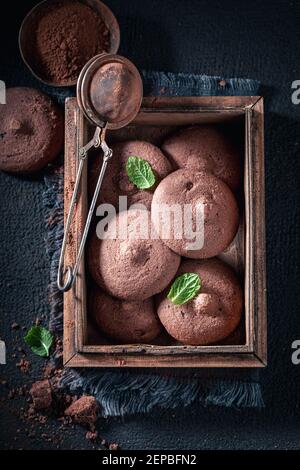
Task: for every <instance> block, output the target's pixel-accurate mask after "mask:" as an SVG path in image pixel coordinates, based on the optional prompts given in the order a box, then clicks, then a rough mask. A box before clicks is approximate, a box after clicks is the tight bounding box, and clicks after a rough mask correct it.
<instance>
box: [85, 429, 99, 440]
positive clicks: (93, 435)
mask: <svg viewBox="0 0 300 470" xmlns="http://www.w3.org/2000/svg"><path fill="white" fill-rule="evenodd" d="M97 437H98V432H97V431H88V432H87V433H86V435H85V438H86V439H88V440H89V441H95V440H96V439H97Z"/></svg>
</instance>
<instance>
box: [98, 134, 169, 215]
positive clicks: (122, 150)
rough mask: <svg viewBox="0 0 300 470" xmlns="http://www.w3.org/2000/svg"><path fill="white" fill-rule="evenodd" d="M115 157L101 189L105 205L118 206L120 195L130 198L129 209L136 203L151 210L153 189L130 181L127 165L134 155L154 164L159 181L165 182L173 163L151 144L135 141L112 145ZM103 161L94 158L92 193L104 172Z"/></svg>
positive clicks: (101, 199) (128, 201)
mask: <svg viewBox="0 0 300 470" xmlns="http://www.w3.org/2000/svg"><path fill="white" fill-rule="evenodd" d="M111 148H112V150H113V157H112V159H111V161H110V162H109V165H108V168H107V172H106V175H105V179H104V181H103V185H102V187H101V193H100V196H99V203H100V202H104V203H108V204H113V205H114V206H115V207H117V206H118V203H119V196H127V197H128V200H127V203H128V208H129V206H130V205H132V204H136V203H139V204H144V205H145V206H146V208H147V209H150V206H151V200H152V196H153V190H152V189H148V190H143V189H139V188H137V187H136V186H135V185H134V184H133V183H131V182H130V181H129V178H128V175H127V172H126V163H127V160H128V158H129V157H130V156H135V157H140V158H142V159H144V160H146V161H147V162H148V163H150V165H151V167H152V169H153V171H154V173H155V175H156V179H157V181H160V180H162V179H163V178H164V177H165V176H167V175H168V174H169V173H170V172H171V171H172V167H171V164H170V162H169V161H168V160H167V158H166V157H165V156H164V154H163V153H162V152H161V151H160V150H159V148H158V147H156V146H155V145H152V144H150V143H149V142H144V141H140V140H133V141H127V142H119V143H116V144H113V145H112V146H111ZM101 162H102V158H99V157H98V156H97V155H96V156H95V157H94V158H93V161H92V163H91V166H90V193H91V194H92V192H93V191H94V189H95V187H96V183H97V179H98V176H99V172H100V165H101Z"/></svg>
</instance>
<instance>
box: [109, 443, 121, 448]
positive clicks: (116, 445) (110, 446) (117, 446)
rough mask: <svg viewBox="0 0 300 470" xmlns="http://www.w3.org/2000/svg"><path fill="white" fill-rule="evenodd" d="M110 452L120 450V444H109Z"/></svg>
mask: <svg viewBox="0 0 300 470" xmlns="http://www.w3.org/2000/svg"><path fill="white" fill-rule="evenodd" d="M108 448H109V450H119V449H120V446H119V444H116V443H114V442H113V443H112V444H109V447H108Z"/></svg>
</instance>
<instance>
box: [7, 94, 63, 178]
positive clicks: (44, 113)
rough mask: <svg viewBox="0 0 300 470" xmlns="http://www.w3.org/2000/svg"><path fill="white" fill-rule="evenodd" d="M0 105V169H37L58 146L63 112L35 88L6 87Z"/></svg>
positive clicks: (31, 170)
mask: <svg viewBox="0 0 300 470" xmlns="http://www.w3.org/2000/svg"><path fill="white" fill-rule="evenodd" d="M6 103H7V104H5V105H1V106H0V144H1V145H0V169H1V170H4V171H11V172H15V173H30V172H34V171H37V170H40V169H41V168H43V167H44V166H46V165H47V163H49V162H50V161H52V160H53V159H54V158H55V157H56V156H57V155H58V153H59V152H60V151H61V150H62V146H63V139H64V125H63V115H62V113H61V111H60V110H59V109H58V107H57V106H56V105H55V103H53V102H52V100H51V99H50V98H49V97H48V96H46V95H45V94H43V93H41V92H40V91H38V90H35V89H33V88H26V87H24V88H23V87H17V88H9V89H8V90H7V93H6Z"/></svg>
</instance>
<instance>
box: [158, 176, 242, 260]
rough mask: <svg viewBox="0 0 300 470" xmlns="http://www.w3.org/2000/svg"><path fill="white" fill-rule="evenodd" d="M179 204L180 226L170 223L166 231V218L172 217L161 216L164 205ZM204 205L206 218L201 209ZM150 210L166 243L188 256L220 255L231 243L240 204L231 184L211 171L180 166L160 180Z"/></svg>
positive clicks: (172, 205)
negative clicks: (195, 170) (199, 170)
mask: <svg viewBox="0 0 300 470" xmlns="http://www.w3.org/2000/svg"><path fill="white" fill-rule="evenodd" d="M200 204H202V206H201V205H200ZM176 206H177V212H176V214H178V217H176V221H177V222H176V223H177V227H176V226H174V225H175V224H174V223H172V224H170V230H169V232H168V233H167V234H166V227H168V225H167V219H168V220H169V221H170V220H171V218H170V216H169V215H166V214H164V216H163V217H161V215H160V214H162V212H163V210H162V208H167V209H171V208H172V207H176ZM201 207H202V208H203V209H204V210H203V216H204V217H203V218H202V213H201V210H198V208H199V209H201ZM151 214H152V220H153V224H154V226H155V228H156V231H157V233H158V234H159V236H160V237H161V238H162V239H163V241H164V243H165V244H166V245H167V246H168V247H169V248H171V249H172V250H173V251H174V252H175V253H178V254H180V255H182V256H185V257H187V258H196V259H201V258H212V257H213V256H216V255H218V254H219V253H221V252H222V251H223V250H225V248H227V246H228V245H229V244H230V243H231V241H232V240H233V238H234V236H235V234H236V232H237V229H238V225H239V211H238V206H237V203H236V200H235V197H234V195H233V194H232V192H231V190H230V189H229V188H228V186H227V185H226V184H225V183H223V181H221V180H220V179H219V178H216V177H215V176H213V175H211V174H209V173H204V172H199V173H195V172H194V171H193V170H177V171H175V172H173V173H171V174H170V175H168V176H167V177H166V178H165V179H164V180H163V181H161V183H160V184H159V185H158V187H157V188H156V190H155V192H154V195H153V199H152V206H151ZM185 214H186V218H185ZM180 218H181V221H182V222H180ZM190 219H192V220H190ZM189 220H190V222H191V223H188V221H189ZM178 227H179V228H180V230H181V232H182V233H180V232H179V229H178ZM195 234H196V235H195ZM201 234H202V235H203V236H202V237H201V236H200V235H201Z"/></svg>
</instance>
